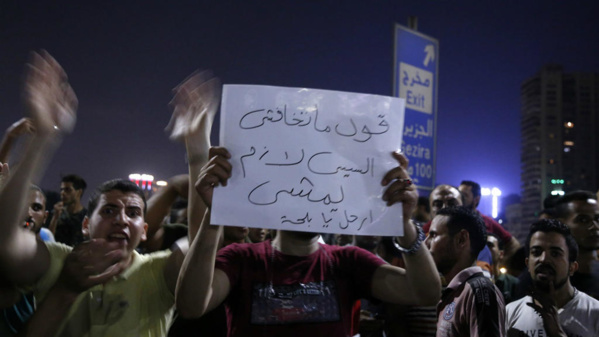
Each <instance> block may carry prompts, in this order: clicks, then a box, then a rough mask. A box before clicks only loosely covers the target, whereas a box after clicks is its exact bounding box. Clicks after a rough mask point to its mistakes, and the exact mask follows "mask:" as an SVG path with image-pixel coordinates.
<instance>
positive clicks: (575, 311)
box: [505, 291, 599, 337]
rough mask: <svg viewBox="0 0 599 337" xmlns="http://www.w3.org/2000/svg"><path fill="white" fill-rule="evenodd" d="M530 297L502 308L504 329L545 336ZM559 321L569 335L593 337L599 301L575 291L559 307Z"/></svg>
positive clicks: (597, 326) (598, 333)
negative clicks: (530, 304)
mask: <svg viewBox="0 0 599 337" xmlns="http://www.w3.org/2000/svg"><path fill="white" fill-rule="evenodd" d="M531 302H532V298H531V297H530V296H526V297H524V298H522V299H520V300H518V301H515V302H512V303H510V304H508V305H507V306H506V307H505V310H506V316H505V317H506V327H505V330H506V331H507V332H508V335H509V330H513V329H517V330H520V331H522V332H524V333H526V335H528V336H534V337H543V336H547V334H546V333H545V329H544V328H543V320H542V319H541V317H540V316H539V315H538V314H537V313H536V312H535V311H534V310H533V309H532V308H531V307H529V306H528V305H526V303H531ZM558 316H559V323H560V324H561V326H562V329H563V330H564V332H565V333H566V334H567V335H568V336H569V337H587V336H588V337H596V336H599V301H597V300H596V299H594V298H592V297H590V296H589V295H587V294H585V293H583V292H582V291H576V292H575V294H574V297H573V298H572V299H571V300H570V301H569V302H568V303H566V305H564V307H563V308H561V309H559V310H558Z"/></svg>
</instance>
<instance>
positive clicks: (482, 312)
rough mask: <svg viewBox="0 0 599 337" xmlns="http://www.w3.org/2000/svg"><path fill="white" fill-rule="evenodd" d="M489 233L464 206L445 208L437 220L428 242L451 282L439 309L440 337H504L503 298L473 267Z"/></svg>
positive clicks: (479, 269)
mask: <svg viewBox="0 0 599 337" xmlns="http://www.w3.org/2000/svg"><path fill="white" fill-rule="evenodd" d="M486 234H487V233H486V230H485V225H484V222H483V220H482V219H481V218H480V216H478V214H476V213H474V212H472V211H471V210H469V209H467V208H465V207H461V206H460V207H448V208H443V209H441V210H439V211H438V212H437V216H435V217H434V218H433V222H432V225H431V228H430V231H429V235H428V237H427V239H426V241H425V243H426V245H427V247H429V249H430V251H431V255H432V256H433V260H434V261H435V265H436V266H437V270H438V271H439V273H441V274H442V276H443V277H444V278H445V280H446V281H449V283H448V285H447V288H446V289H445V290H444V291H443V295H442V297H441V301H440V302H439V304H438V305H437V316H438V321H437V333H436V336H437V337H454V336H505V326H504V320H505V309H504V308H505V304H504V301H503V296H502V295H501V292H500V291H499V289H497V287H495V285H494V284H493V282H492V281H491V280H490V279H489V278H487V277H485V276H484V275H483V272H482V269H481V268H480V267H477V266H475V263H476V257H477V256H478V253H479V252H480V251H481V250H482V249H483V247H484V246H485V243H486Z"/></svg>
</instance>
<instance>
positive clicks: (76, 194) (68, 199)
mask: <svg viewBox="0 0 599 337" xmlns="http://www.w3.org/2000/svg"><path fill="white" fill-rule="evenodd" d="M82 192H83V190H76V189H75V188H74V187H73V183H65V182H62V183H60V200H62V203H63V204H65V206H66V205H71V204H73V203H76V202H78V201H79V200H80V199H81V193H82Z"/></svg>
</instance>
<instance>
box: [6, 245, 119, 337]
mask: <svg viewBox="0 0 599 337" xmlns="http://www.w3.org/2000/svg"><path fill="white" fill-rule="evenodd" d="M126 257H127V255H126V254H125V252H124V251H123V249H122V247H121V246H120V244H119V243H116V242H108V241H106V240H104V239H93V240H90V241H85V242H82V243H81V244H79V245H77V246H76V247H75V248H74V249H73V251H72V252H71V253H70V254H69V255H68V256H67V258H66V260H65V264H64V266H63V267H62V271H61V273H60V276H59V278H58V281H57V282H56V283H55V284H54V286H53V287H52V288H51V289H50V291H49V292H48V294H47V295H46V297H45V299H44V301H43V302H42V303H41V304H40V305H39V306H38V307H37V308H36V311H35V313H34V314H33V316H31V318H30V319H29V320H28V321H27V324H26V325H25V326H24V327H23V329H22V330H21V331H19V334H18V335H17V336H20V337H29V336H31V337H34V336H35V337H39V336H54V335H55V334H56V332H57V331H58V329H59V328H60V325H61V323H62V321H63V319H64V318H65V317H66V316H67V314H68V312H69V310H70V308H71V305H72V304H73V303H74V302H75V300H76V299H77V296H79V295H80V294H81V293H82V292H83V291H85V290H87V289H89V288H91V287H93V286H95V285H98V284H102V283H105V282H107V281H109V280H110V279H111V278H112V277H113V276H115V275H118V274H119V273H120V272H122V271H123V270H124V268H125V262H126V261H127V259H126Z"/></svg>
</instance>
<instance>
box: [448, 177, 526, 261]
mask: <svg viewBox="0 0 599 337" xmlns="http://www.w3.org/2000/svg"><path fill="white" fill-rule="evenodd" d="M458 189H459V190H460V193H461V194H462V197H463V200H464V206H465V207H467V208H469V209H471V210H472V211H475V212H477V213H478V215H480V216H481V217H482V218H483V221H484V222H485V226H486V227H487V232H489V233H493V234H495V235H497V237H499V239H501V240H502V241H503V242H504V245H505V250H504V252H505V254H504V259H505V261H508V260H509V259H510V258H511V257H512V256H513V255H514V253H516V251H517V250H518V248H520V242H518V239H516V238H515V237H514V236H512V234H510V232H508V231H507V230H505V229H504V228H503V227H502V226H501V225H500V224H499V223H497V221H495V220H494V219H493V218H491V217H489V216H486V215H484V214H482V213H481V212H479V211H478V209H477V208H478V204H479V203H480V198H481V195H482V194H481V188H480V185H479V184H478V183H476V182H474V181H470V180H464V181H462V182H461V183H460V186H459V187H458Z"/></svg>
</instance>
